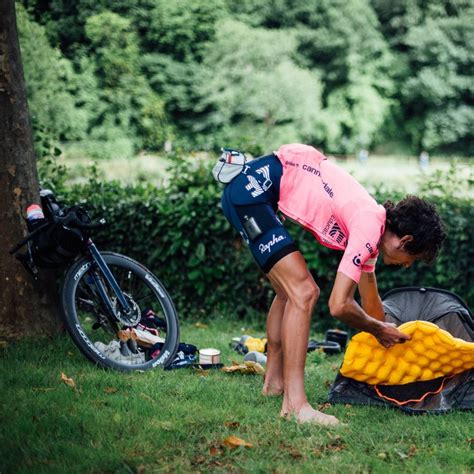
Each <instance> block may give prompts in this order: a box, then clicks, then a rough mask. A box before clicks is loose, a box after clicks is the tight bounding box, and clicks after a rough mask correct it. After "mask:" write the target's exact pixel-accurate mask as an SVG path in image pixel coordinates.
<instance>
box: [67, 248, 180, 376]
mask: <svg viewBox="0 0 474 474" xmlns="http://www.w3.org/2000/svg"><path fill="white" fill-rule="evenodd" d="M101 255H102V257H103V258H104V260H105V262H106V264H107V266H108V267H109V269H110V271H111V273H112V275H113V276H114V278H115V280H116V281H117V283H118V285H119V287H120V288H121V290H122V292H123V293H124V296H125V299H126V300H127V302H128V304H129V306H130V307H131V308H132V312H131V313H130V314H128V315H124V314H122V313H121V311H120V305H119V302H118V300H117V297H116V295H115V293H114V292H113V290H112V288H111V287H110V285H109V284H108V282H107V281H106V279H105V278H104V276H103V274H102V273H101V271H100V269H99V267H98V266H97V264H96V263H95V262H94V260H93V259H92V258H91V257H89V256H87V257H83V258H81V259H79V260H78V261H76V262H75V263H74V264H73V265H72V266H71V267H70V268H69V270H68V271H67V273H66V276H65V279H64V282H63V286H62V289H61V304H62V309H63V316H64V322H65V325H66V329H67V331H68V332H69V334H70V335H71V337H72V339H73V341H74V343H75V344H76V345H77V347H78V348H79V350H80V351H81V352H82V353H83V354H84V355H85V356H86V357H87V358H88V359H89V360H91V361H92V362H94V363H96V364H98V365H100V366H102V367H106V368H112V369H118V370H122V371H130V370H147V369H151V368H154V367H159V366H162V367H164V366H166V365H168V364H169V363H171V362H172V361H173V359H174V356H175V354H176V350H177V347H178V344H179V323H178V317H177V314H176V310H175V307H174V304H173V301H172V300H171V298H170V296H169V295H168V293H167V291H166V289H165V287H164V286H163V285H162V283H161V282H160V281H159V280H158V278H156V276H155V275H153V274H152V273H151V272H150V271H149V270H148V269H147V268H145V267H144V266H143V265H141V264H140V263H138V262H136V261H135V260H132V259H131V258H129V257H126V256H124V255H120V254H117V253H113V252H101ZM99 285H101V286H102V287H103V288H104V290H105V292H106V294H107V300H108V301H109V302H110V306H109V308H107V304H106V303H107V302H105V301H104V298H103V297H102V296H101V295H100V292H99V291H98V286H99ZM110 307H112V308H113V313H114V314H111V311H110Z"/></svg>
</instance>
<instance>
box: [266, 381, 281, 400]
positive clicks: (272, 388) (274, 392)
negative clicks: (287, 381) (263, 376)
mask: <svg viewBox="0 0 474 474" xmlns="http://www.w3.org/2000/svg"><path fill="white" fill-rule="evenodd" d="M282 394H283V384H270V383H268V384H267V383H264V384H263V389H262V395H265V396H267V397H276V396H278V395H282Z"/></svg>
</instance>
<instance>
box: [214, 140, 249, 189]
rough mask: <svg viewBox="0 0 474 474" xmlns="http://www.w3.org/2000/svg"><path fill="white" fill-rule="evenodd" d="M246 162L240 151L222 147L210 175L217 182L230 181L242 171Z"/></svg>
mask: <svg viewBox="0 0 474 474" xmlns="http://www.w3.org/2000/svg"><path fill="white" fill-rule="evenodd" d="M246 162H247V159H246V158H245V155H244V154H243V153H241V152H240V151H237V150H232V149H230V148H222V155H221V156H220V157H219V159H218V160H217V163H216V164H215V166H214V168H213V169H212V175H213V176H214V179H215V180H216V181H218V182H219V183H223V184H227V183H230V182H231V181H232V180H233V179H234V178H235V177H236V176H238V175H239V174H240V173H241V172H242V171H243V169H244V167H245V163H246Z"/></svg>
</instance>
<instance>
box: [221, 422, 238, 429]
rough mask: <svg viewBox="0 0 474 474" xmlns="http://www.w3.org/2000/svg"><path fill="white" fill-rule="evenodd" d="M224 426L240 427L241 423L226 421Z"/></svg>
mask: <svg viewBox="0 0 474 474" xmlns="http://www.w3.org/2000/svg"><path fill="white" fill-rule="evenodd" d="M224 426H227V428H238V427H239V426H240V423H239V422H238V421H226V422H225V423H224Z"/></svg>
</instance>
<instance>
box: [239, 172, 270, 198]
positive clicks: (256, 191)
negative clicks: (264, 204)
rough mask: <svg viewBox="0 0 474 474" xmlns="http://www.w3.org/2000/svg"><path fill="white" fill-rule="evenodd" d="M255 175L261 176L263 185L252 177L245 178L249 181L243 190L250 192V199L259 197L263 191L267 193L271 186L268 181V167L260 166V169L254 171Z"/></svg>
mask: <svg viewBox="0 0 474 474" xmlns="http://www.w3.org/2000/svg"><path fill="white" fill-rule="evenodd" d="M255 173H257V174H259V175H261V176H262V177H263V178H264V181H263V183H259V182H258V181H257V179H256V178H255V177H254V176H252V175H248V176H247V179H248V180H249V184H247V186H245V189H246V190H247V191H250V192H251V194H252V197H257V196H260V194H263V193H264V192H265V191H267V190H268V189H269V188H270V187H271V185H272V184H273V183H272V181H271V179H270V166H269V165H265V166H262V167H261V168H258V170H256V171H255Z"/></svg>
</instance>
